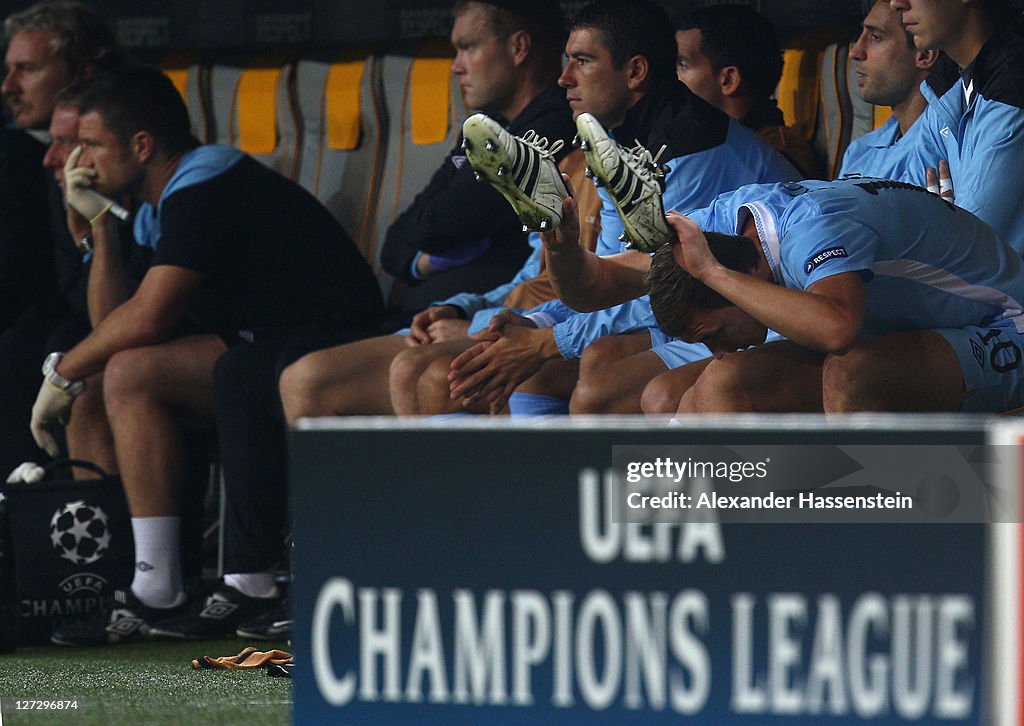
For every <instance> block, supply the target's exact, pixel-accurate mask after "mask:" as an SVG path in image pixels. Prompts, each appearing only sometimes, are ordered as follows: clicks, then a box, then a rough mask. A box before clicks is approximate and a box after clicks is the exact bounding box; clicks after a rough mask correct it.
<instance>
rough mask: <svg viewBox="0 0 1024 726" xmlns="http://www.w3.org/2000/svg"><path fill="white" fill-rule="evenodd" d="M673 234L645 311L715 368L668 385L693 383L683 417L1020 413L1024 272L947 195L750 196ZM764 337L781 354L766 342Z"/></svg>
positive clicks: (790, 190)
mask: <svg viewBox="0 0 1024 726" xmlns="http://www.w3.org/2000/svg"><path fill="white" fill-rule="evenodd" d="M669 221H670V224H671V225H672V227H673V230H674V232H675V239H673V240H672V241H671V244H670V245H668V246H665V247H663V248H662V249H660V250H658V252H657V253H656V254H655V256H654V258H653V261H652V263H651V266H650V271H649V273H648V276H647V280H648V282H649V286H650V296H651V305H652V307H653V309H654V312H655V315H656V317H657V318H658V321H659V323H660V324H661V326H662V327H663V328H664V329H665V330H666V332H668V333H669V334H672V335H676V336H678V337H680V338H682V339H683V340H687V341H690V342H701V343H704V344H705V345H707V346H708V347H709V348H710V349H711V351H712V353H713V356H714V357H713V358H712V359H710V360H707V361H701V362H699V363H696V364H692V366H689V367H690V368H696V371H694V370H690V371H687V372H685V373H680V372H677V371H672V372H670V373H668V374H666V375H668V376H671V375H686V376H688V377H690V378H695V383H693V385H692V386H691V387H690V388H689V389H688V390H687V391H686V392H685V393H684V394H683V396H682V399H681V400H680V401H679V403H678V411H679V412H680V413H691V412H710V411H717V412H720V411H769V412H787V411H806V412H814V411H825V412H851V411H972V412H998V411H1004V410H1008V409H1011V408H1015V407H1018V406H1020V405H1021V403H1022V390H1021V349H1022V346H1024V338H1022V332H1024V307H1022V304H1021V301H1022V300H1024V265H1022V262H1021V258H1020V256H1019V255H1018V254H1016V253H1015V252H1014V250H1012V249H1011V248H1010V247H1009V246H1008V245H1006V244H1004V243H1003V242H1002V241H1001V240H1000V239H999V238H998V237H997V236H996V234H995V233H994V232H993V231H992V230H991V229H990V228H989V227H988V226H987V225H986V224H984V223H983V222H982V221H981V220H979V219H978V218H977V217H975V216H973V215H972V214H970V213H968V212H966V211H964V210H962V209H960V208H958V207H956V206H954V205H953V204H951V203H949V202H947V201H945V200H943V199H941V198H939V197H938V196H936V195H933V194H929V193H927V192H926V191H925V190H923V189H921V188H920V187H914V186H911V185H909V184H903V183H900V182H894V181H888V180H876V179H852V180H845V181H837V182H810V181H808V182H803V183H793V184H780V185H751V186H747V187H743V188H741V189H739V190H737V191H735V192H732V193H729V194H724V195H722V196H720V197H719V198H718V199H716V200H715V201H714V202H713V203H712V204H711V205H710V206H709V207H707V208H705V209H701V210H697V211H694V212H691V213H689V214H688V215H687V216H684V215H682V214H679V213H678V212H670V213H669ZM950 240H956V244H950ZM588 262H589V260H588ZM612 264H614V263H612ZM635 275H636V277H635V278H634V281H633V283H634V284H635V285H637V286H642V283H641V282H640V281H639V278H640V274H639V271H635ZM766 328H771V329H772V330H776V331H778V332H779V333H781V334H782V335H784V336H785V337H786V338H787V340H782V341H775V342H771V343H765V344H762V343H763V341H764V339H765V331H766ZM695 373H696V375H695Z"/></svg>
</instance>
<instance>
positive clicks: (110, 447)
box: [65, 375, 118, 478]
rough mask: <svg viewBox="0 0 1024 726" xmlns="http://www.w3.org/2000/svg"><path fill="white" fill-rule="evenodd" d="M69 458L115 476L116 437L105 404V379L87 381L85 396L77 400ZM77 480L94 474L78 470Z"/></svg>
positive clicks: (70, 429) (69, 435) (69, 433)
mask: <svg viewBox="0 0 1024 726" xmlns="http://www.w3.org/2000/svg"><path fill="white" fill-rule="evenodd" d="M65 431H66V433H67V441H68V456H70V457H71V458H72V459H82V460H84V461H91V462H92V463H93V464H97V465H98V466H101V467H103V468H104V469H105V470H106V471H107V472H109V473H111V474H116V473H117V471H118V468H117V456H116V455H115V454H114V435H113V433H111V431H110V423H109V422H108V421H107V409H106V407H105V406H104V405H103V376H102V375H95V376H91V377H89V378H88V379H86V388H85V393H83V394H82V395H81V396H79V397H78V399H77V400H76V401H75V407H74V411H73V412H72V416H71V421H70V422H69V423H68V426H67V429H66V430H65ZM74 475H75V478H78V477H80V476H84V477H86V478H91V477H92V476H93V475H92V474H89V473H84V474H83V473H82V472H81V471H80V470H78V469H76V470H75V472H74Z"/></svg>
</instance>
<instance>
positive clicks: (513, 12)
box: [452, 0, 566, 64]
mask: <svg viewBox="0 0 1024 726" xmlns="http://www.w3.org/2000/svg"><path fill="white" fill-rule="evenodd" d="M470 3H476V4H478V5H481V6H483V7H484V8H486V9H487V11H488V22H489V24H490V26H491V30H492V31H493V32H494V34H495V36H497V37H498V38H501V39H504V38H507V37H508V36H510V35H512V33H514V32H516V31H517V30H525V31H526V32H527V33H529V35H530V40H531V41H532V43H533V46H532V50H531V52H532V53H536V54H537V55H538V57H539V58H541V59H542V61H543V62H546V63H549V64H560V63H561V58H562V52H563V51H564V50H565V36H566V30H565V16H564V15H562V9H561V8H560V7H559V5H558V2H557V1H556V0H456V2H455V5H454V6H453V7H452V15H454V16H455V17H458V16H459V15H460V14H462V13H463V12H464V11H465V9H466V6H467V5H469V4H470Z"/></svg>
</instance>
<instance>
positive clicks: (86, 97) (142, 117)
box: [80, 66, 199, 154]
mask: <svg viewBox="0 0 1024 726" xmlns="http://www.w3.org/2000/svg"><path fill="white" fill-rule="evenodd" d="M80 111H81V113H82V115H85V114H86V113H88V112H89V111H96V112H98V113H99V114H100V115H101V116H102V117H103V123H104V124H105V125H106V127H107V128H108V129H110V131H111V132H112V133H113V134H114V135H115V136H116V137H117V138H118V139H120V140H121V141H122V142H124V143H127V142H128V140H129V139H130V138H131V137H132V135H133V134H135V133H137V132H139V131H148V132H149V133H150V134H152V135H153V138H154V139H156V141H157V143H158V144H159V145H160V147H161V149H163V150H164V151H165V152H166V153H168V154H176V153H179V152H182V151H187V150H188V149H191V148H194V147H196V146H198V144H199V142H198V141H196V139H195V138H194V137H193V136H192V130H191V125H190V121H189V116H188V109H187V108H186V107H185V102H184V101H182V99H181V96H180V95H179V94H178V89H176V88H175V87H174V84H173V83H172V82H171V79H169V78H168V77H167V76H165V75H164V74H163V73H161V72H160V71H159V70H157V69H156V68H153V67H150V66H125V67H124V68H120V69H118V70H115V71H108V72H106V73H102V74H100V75H99V76H97V77H96V80H95V81H93V83H92V84H90V86H89V88H88V89H87V90H86V92H85V93H84V94H83V96H82V101H81V108H80Z"/></svg>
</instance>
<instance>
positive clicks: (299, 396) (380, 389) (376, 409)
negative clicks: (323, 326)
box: [279, 335, 406, 424]
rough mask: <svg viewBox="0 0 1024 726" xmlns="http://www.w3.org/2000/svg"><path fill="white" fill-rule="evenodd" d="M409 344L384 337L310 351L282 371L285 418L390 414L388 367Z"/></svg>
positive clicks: (281, 384)
mask: <svg viewBox="0 0 1024 726" xmlns="http://www.w3.org/2000/svg"><path fill="white" fill-rule="evenodd" d="M405 348H406V343H405V338H404V337H402V336H401V335H382V336H380V337H377V338H368V339H367V340H360V341H357V342H355V343H346V344H345V345H338V346H335V347H333V348H327V349H325V350H318V351H316V352H315V353H310V354H309V355H305V356H303V357H302V358H300V359H299V360H297V361H295V362H294V363H292V364H291V365H290V366H288V367H287V368H285V369H284V371H283V372H282V373H281V379H280V382H279V385H280V388H281V403H282V405H283V406H284V414H285V418H286V419H287V420H288V423H289V424H291V423H294V422H295V420H296V419H299V418H302V417H303V416H334V415H339V416H354V415H360V414H362V415H369V416H373V415H377V416H388V415H391V414H393V413H394V409H393V408H392V407H391V392H390V390H389V388H388V369H389V367H390V365H391V361H392V359H394V357H395V356H396V355H398V354H399V353H401V352H402V351H403V350H405Z"/></svg>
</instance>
